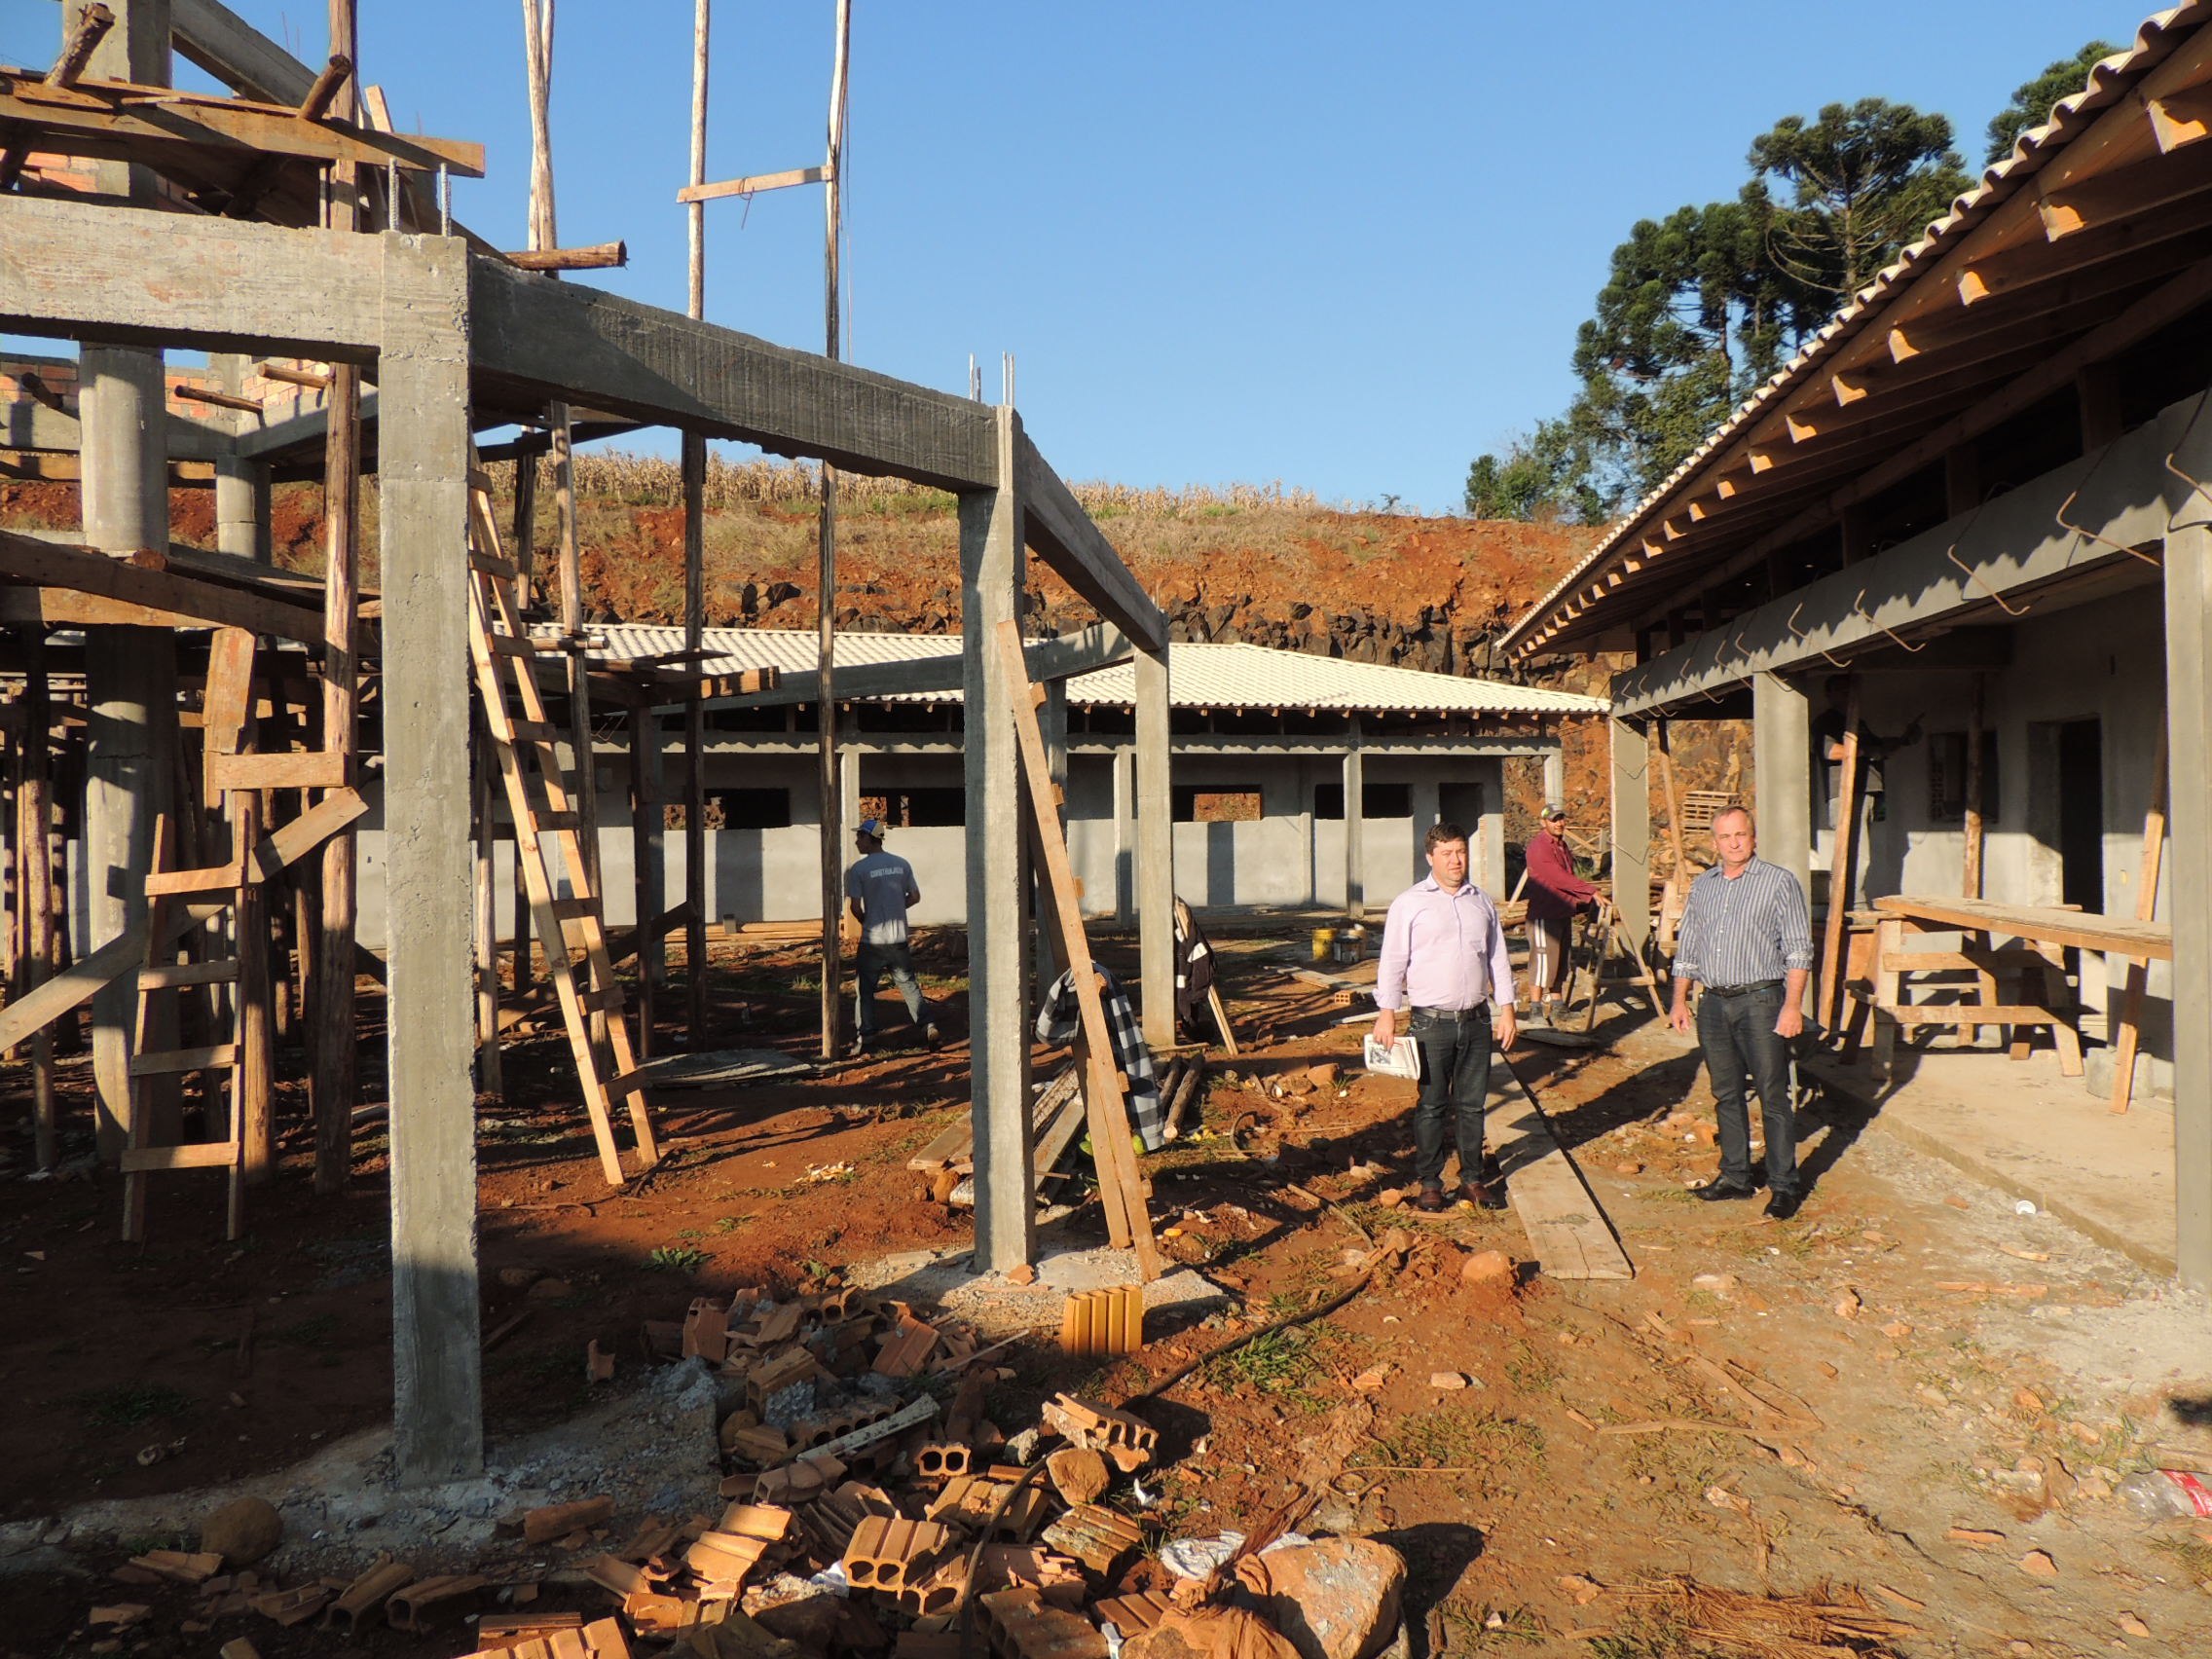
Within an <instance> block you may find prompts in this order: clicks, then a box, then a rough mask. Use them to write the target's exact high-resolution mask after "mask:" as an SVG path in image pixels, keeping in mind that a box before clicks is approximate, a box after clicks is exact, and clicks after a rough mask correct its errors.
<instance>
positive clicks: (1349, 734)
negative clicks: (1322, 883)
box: [1344, 715, 1367, 921]
mask: <svg viewBox="0 0 2212 1659" xmlns="http://www.w3.org/2000/svg"><path fill="white" fill-rule="evenodd" d="M1359 739H1360V719H1359V717H1358V716H1357V715H1349V716H1346V719H1345V758H1344V792H1345V914H1346V915H1347V916H1349V917H1351V918H1352V920H1353V921H1358V920H1359V919H1360V918H1361V917H1363V916H1365V915H1366V914H1367V758H1366V756H1363V755H1362V754H1361V753H1360V751H1359Z"/></svg>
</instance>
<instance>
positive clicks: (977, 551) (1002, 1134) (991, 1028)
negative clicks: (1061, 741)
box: [960, 406, 1036, 1272]
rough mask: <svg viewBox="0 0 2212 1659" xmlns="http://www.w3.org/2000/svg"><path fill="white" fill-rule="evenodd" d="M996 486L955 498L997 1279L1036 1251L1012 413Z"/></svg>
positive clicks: (991, 1262) (971, 923) (990, 1242)
mask: <svg viewBox="0 0 2212 1659" xmlns="http://www.w3.org/2000/svg"><path fill="white" fill-rule="evenodd" d="M995 417H996V421H997V424H998V437H999V445H998V449H999V487H998V489H997V490H995V491H989V490H986V491H977V492H971V493H969V494H965V495H963V496H962V497H961V498H960V647H961V656H962V660H963V663H964V665H965V666H964V670H963V679H962V691H961V703H962V708H963V709H964V710H965V711H966V712H965V715H964V717H963V719H964V722H965V723H964V727H963V741H962V748H961V764H962V770H963V780H964V782H965V784H966V786H967V795H968V814H967V816H968V833H967V887H968V906H967V907H968V985H969V991H968V1009H969V1033H970V1035H969V1049H970V1062H969V1072H970V1078H971V1080H972V1081H971V1084H970V1098H971V1099H972V1101H973V1107H972V1110H973V1112H974V1114H975V1121H976V1133H975V1147H976V1265H977V1268H978V1269H980V1270H981V1271H983V1272H1004V1271H1005V1270H1007V1269H1009V1268H1014V1267H1018V1266H1020V1265H1021V1264H1022V1263H1024V1262H1026V1261H1028V1260H1029V1256H1030V1251H1031V1248H1032V1246H1033V1245H1034V1243H1035V1238H1036V1234H1035V1209H1036V1203H1035V1198H1034V1196H1033V1194H1032V1191H1031V1186H1030V1180H1029V1169H1028V1166H1027V1157H1028V1149H1029V1145H1030V1133H1031V1128H1030V1116H1029V1107H1030V1102H1029V1033H1028V1032H1027V1031H1026V1030H1024V1029H1023V1023H1024V1022H1023V1017H1022V1015H1023V1008H1022V1003H1021V983H1022V977H1023V974H1024V965H1023V957H1024V955H1025V954H1026V952H1025V940H1024V939H1023V929H1024V926H1025V923H1026V918H1027V905H1026V903H1025V899H1026V895H1025V894H1024V893H1023V892H1022V889H1021V885H1020V875H1021V864H1020V846H1021V838H1022V837H1021V801H1020V795H1019V791H1020V779H1019V776H1018V771H1017V765H1016V759H1015V737H1014V709H1013V703H1012V698H1011V695H1010V692H1009V687H1008V686H1007V683H1006V674H1005V667H1004V661H1003V659H1002V658H1001V656H1000V655H999V651H998V647H997V644H996V641H995V640H994V638H993V636H992V630H993V629H994V628H995V627H997V625H998V624H999V623H1000V622H1002V621H1007V620H1009V619H1011V618H1013V616H1014V596H1015V595H1016V594H1018V593H1020V591H1021V588H1022V512H1021V498H1020V496H1019V495H1018V493H1017V491H1016V488H1015V482H1014V479H1015V469H1014V411H1013V410H1012V409H1008V408H1005V407H1004V406H1002V407H1000V408H999V409H998V410H997V411H996V412H995Z"/></svg>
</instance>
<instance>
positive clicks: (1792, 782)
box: [1691, 674, 1813, 897]
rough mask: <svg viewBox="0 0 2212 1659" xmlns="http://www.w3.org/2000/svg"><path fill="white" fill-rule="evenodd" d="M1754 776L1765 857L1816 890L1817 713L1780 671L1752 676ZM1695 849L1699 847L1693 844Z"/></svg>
mask: <svg viewBox="0 0 2212 1659" xmlns="http://www.w3.org/2000/svg"><path fill="white" fill-rule="evenodd" d="M1751 778H1752V782H1753V783H1754V784H1755V785H1756V786H1757V792H1758V793H1757V797H1756V798H1757V801H1758V823H1759V857H1760V858H1762V859H1764V860H1766V861H1767V863H1769V864H1777V865H1780V866H1782V867H1783V868H1784V869H1786V870H1788V871H1789V873H1790V874H1792V875H1794V876H1795V877H1796V878H1797V880H1798V882H1799V883H1800V884H1801V885H1802V886H1803V887H1804V889H1805V892H1806V894H1807V896H1808V897H1810V895H1811V894H1812V891H1813V713H1812V705H1811V704H1810V703H1809V702H1808V701H1807V699H1806V696H1805V693H1804V692H1802V691H1800V690H1798V689H1797V687H1796V686H1794V685H1792V684H1790V683H1789V682H1788V681H1787V680H1784V679H1783V678H1781V676H1779V675H1773V674H1761V675H1758V676H1757V677H1755V678H1754V679H1753V680H1752V681H1751ZM1691 850H1693V851H1694V849H1691Z"/></svg>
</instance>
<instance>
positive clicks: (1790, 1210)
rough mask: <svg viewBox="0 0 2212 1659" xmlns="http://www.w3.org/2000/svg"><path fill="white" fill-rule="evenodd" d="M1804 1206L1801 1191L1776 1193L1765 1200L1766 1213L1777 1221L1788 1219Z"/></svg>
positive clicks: (1803, 1196)
mask: <svg viewBox="0 0 2212 1659" xmlns="http://www.w3.org/2000/svg"><path fill="white" fill-rule="evenodd" d="M1804 1206H1805V1195H1804V1194H1803V1193H1777V1194H1775V1195H1774V1197H1772V1198H1769V1199H1767V1201H1766V1213H1767V1214H1769V1215H1771V1216H1772V1217H1774V1219H1775V1220H1777V1221H1788V1219H1789V1218H1790V1217H1791V1216H1793V1215H1795V1214H1796V1213H1797V1212H1798V1211H1799V1210H1800V1209H1802V1208H1804Z"/></svg>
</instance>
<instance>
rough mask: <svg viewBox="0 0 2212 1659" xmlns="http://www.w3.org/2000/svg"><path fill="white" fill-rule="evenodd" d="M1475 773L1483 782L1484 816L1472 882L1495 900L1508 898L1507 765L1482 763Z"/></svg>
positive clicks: (1475, 849) (1477, 838)
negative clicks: (1506, 860) (1506, 864)
mask: <svg viewBox="0 0 2212 1659" xmlns="http://www.w3.org/2000/svg"><path fill="white" fill-rule="evenodd" d="M1475 773H1476V775H1477V776H1478V777H1479V778H1481V780H1482V790H1483V812H1482V817H1481V819H1480V820H1478V821H1477V822H1476V823H1475V824H1474V825H1473V826H1472V829H1473V830H1474V837H1475V844H1474V846H1473V847H1472V848H1470V849H1469V851H1470V852H1471V853H1472V854H1473V855H1474V874H1473V875H1472V877H1471V878H1470V879H1472V880H1473V881H1474V882H1475V883H1476V884H1477V885H1478V886H1480V887H1482V888H1484V889H1485V890H1487V891H1488V892H1489V894H1490V896H1491V897H1492V898H1493V899H1496V900H1499V901H1503V899H1504V898H1505V763H1504V762H1503V761H1501V760H1481V761H1477V762H1476V763H1475Z"/></svg>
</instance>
